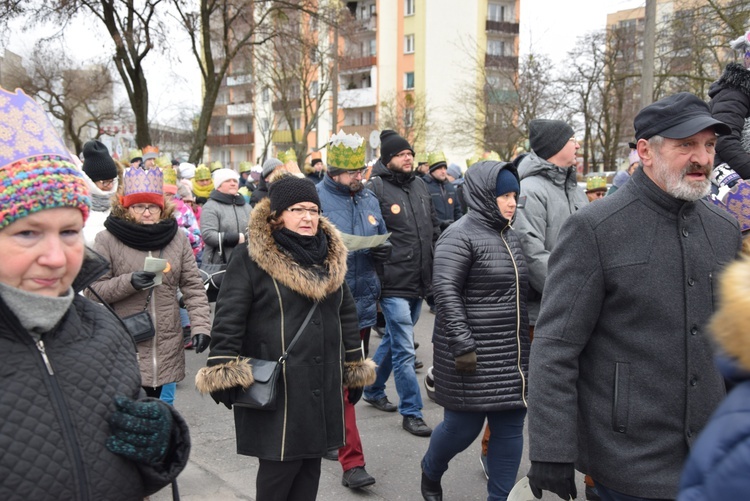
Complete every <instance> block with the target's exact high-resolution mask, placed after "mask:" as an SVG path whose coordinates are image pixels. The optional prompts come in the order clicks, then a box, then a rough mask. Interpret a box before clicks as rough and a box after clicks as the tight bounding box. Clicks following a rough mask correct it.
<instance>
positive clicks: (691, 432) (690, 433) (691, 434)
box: [686, 428, 693, 438]
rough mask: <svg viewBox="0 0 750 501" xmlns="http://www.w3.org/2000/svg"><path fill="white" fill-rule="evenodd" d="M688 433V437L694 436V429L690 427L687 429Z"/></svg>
mask: <svg viewBox="0 0 750 501" xmlns="http://www.w3.org/2000/svg"><path fill="white" fill-rule="evenodd" d="M686 435H687V436H688V438H690V437H692V436H693V430H691V429H689V428H688V431H687V433H686Z"/></svg>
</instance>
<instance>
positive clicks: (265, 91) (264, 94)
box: [261, 87, 269, 103]
mask: <svg viewBox="0 0 750 501" xmlns="http://www.w3.org/2000/svg"><path fill="white" fill-rule="evenodd" d="M261 95H262V98H263V102H264V103H267V102H268V99H269V91H268V87H263V92H262V93H261Z"/></svg>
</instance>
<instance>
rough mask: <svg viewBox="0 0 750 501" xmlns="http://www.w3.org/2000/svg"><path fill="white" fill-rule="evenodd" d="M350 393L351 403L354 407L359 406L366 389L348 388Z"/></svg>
mask: <svg viewBox="0 0 750 501" xmlns="http://www.w3.org/2000/svg"><path fill="white" fill-rule="evenodd" d="M346 390H347V392H348V398H349V403H350V404H352V405H357V402H359V399H360V398H362V393H363V392H364V391H365V389H364V388H362V387H359V388H347V389H346Z"/></svg>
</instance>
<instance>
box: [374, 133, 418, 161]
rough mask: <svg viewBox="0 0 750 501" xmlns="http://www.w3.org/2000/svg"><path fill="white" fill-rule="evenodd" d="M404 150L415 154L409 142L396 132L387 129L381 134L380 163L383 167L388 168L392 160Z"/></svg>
mask: <svg viewBox="0 0 750 501" xmlns="http://www.w3.org/2000/svg"><path fill="white" fill-rule="evenodd" d="M404 150H409V151H411V153H412V155H413V154H414V150H413V149H412V147H411V145H410V144H409V141H407V140H406V139H404V138H403V137H401V136H399V135H398V133H397V132H396V131H395V130H390V129H386V130H384V131H383V132H381V133H380V161H381V162H382V163H383V165H385V166H388V163H389V162H390V161H391V159H392V158H393V157H395V156H396V155H398V154H399V153H401V152H402V151H404Z"/></svg>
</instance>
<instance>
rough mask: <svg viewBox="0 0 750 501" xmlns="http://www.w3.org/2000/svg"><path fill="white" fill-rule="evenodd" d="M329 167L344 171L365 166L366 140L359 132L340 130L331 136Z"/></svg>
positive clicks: (330, 169)
mask: <svg viewBox="0 0 750 501" xmlns="http://www.w3.org/2000/svg"><path fill="white" fill-rule="evenodd" d="M327 149H328V158H327V160H328V169H329V171H331V172H334V171H333V170H332V169H339V170H342V171H352V170H362V169H364V168H365V140H364V139H363V138H362V137H361V136H360V135H359V134H356V133H355V134H347V133H345V132H344V131H343V130H340V131H339V132H338V134H334V135H333V136H331V141H330V142H329V143H328V147H327Z"/></svg>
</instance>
